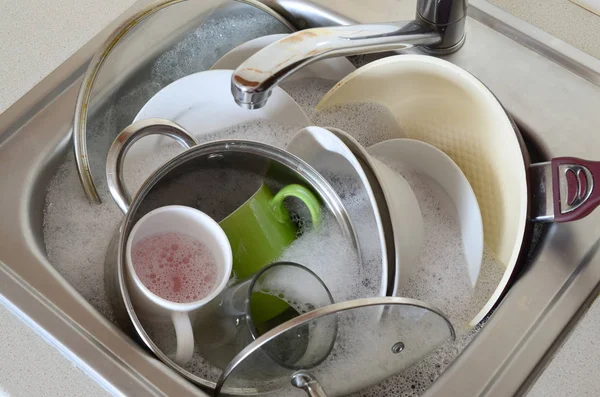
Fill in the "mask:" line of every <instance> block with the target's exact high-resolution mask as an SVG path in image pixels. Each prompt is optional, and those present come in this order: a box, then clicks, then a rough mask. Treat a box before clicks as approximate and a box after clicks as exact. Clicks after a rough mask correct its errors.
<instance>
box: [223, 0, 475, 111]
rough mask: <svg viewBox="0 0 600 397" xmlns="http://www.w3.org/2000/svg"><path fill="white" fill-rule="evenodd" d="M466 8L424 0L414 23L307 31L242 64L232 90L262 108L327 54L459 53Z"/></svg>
mask: <svg viewBox="0 0 600 397" xmlns="http://www.w3.org/2000/svg"><path fill="white" fill-rule="evenodd" d="M466 8H467V1H466V0H435V1H434V0H418V2H417V17H416V19H415V20H413V21H406V22H393V23H377V24H365V25H349V26H336V27H322V28H314V29H306V30H301V31H299V32H296V33H293V34H291V35H289V36H287V37H285V38H283V39H281V40H279V41H276V42H275V43H272V44H270V45H268V46H267V47H265V48H263V49H262V50H260V51H258V52H257V53H256V54H254V55H253V56H251V57H250V58H248V59H247V60H246V61H245V62H244V63H242V64H241V65H240V66H239V67H238V68H237V69H236V70H235V71H234V72H233V75H232V77H231V92H232V94H233V97H234V99H235V102H236V103H237V104H238V105H240V106H241V107H243V108H247V109H259V108H261V107H263V106H264V105H265V104H266V103H267V100H268V99H269V96H270V95H271V91H272V90H273V88H274V87H275V86H277V85H278V84H280V83H281V82H282V81H283V80H285V79H286V78H287V77H288V76H290V75H292V74H294V73H295V72H297V71H298V70H300V69H302V68H303V67H305V66H306V65H309V64H311V63H313V62H317V61H320V60H322V59H325V58H331V57H338V56H349V55H360V54H368V53H376V52H385V51H392V50H399V49H406V48H410V47H414V46H421V47H422V48H423V49H424V50H425V51H428V52H431V53H436V54H441V53H450V52H453V51H456V50H457V49H458V48H460V46H461V45H462V43H463V40H464V21H465V19H466Z"/></svg>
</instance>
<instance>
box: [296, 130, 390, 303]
mask: <svg viewBox="0 0 600 397" xmlns="http://www.w3.org/2000/svg"><path fill="white" fill-rule="evenodd" d="M286 150H287V151H288V152H290V153H292V154H295V155H296V156H298V157H300V158H301V159H302V160H304V161H306V162H307V163H308V164H310V165H311V166H312V167H313V168H314V169H316V170H317V171H318V172H320V173H321V174H323V175H324V176H325V177H327V175H335V176H342V177H352V178H353V179H358V180H359V181H360V188H361V189H362V193H363V194H365V195H366V196H367V197H368V199H369V202H370V205H371V208H372V211H373V216H374V218H375V223H376V227H377V233H378V238H379V248H380V252H381V287H380V291H379V294H380V295H381V296H385V295H386V289H387V285H388V281H389V280H388V277H389V276H390V275H389V273H388V257H387V251H386V243H385V236H384V231H383V225H382V222H381V216H380V214H379V207H378V205H377V201H376V200H375V197H374V194H373V190H372V189H371V184H370V183H369V180H368V179H367V176H366V175H365V172H364V170H363V168H362V166H361V165H360V163H359V162H358V160H357V158H356V157H355V156H354V154H352V151H351V150H350V149H349V148H348V147H347V146H346V145H345V144H344V142H342V141H341V140H340V139H339V138H338V137H336V136H335V135H334V134H333V133H331V132H330V131H328V130H326V129H325V128H321V127H306V128H304V129H302V130H300V131H298V133H296V135H294V137H293V138H292V140H291V141H290V143H289V144H288V145H287V147H286ZM334 188H335V186H334ZM338 193H339V192H338ZM343 201H344V198H342V202H343ZM346 209H348V207H347V208H346ZM349 215H350V218H351V220H352V221H353V223H354V225H355V230H356V234H357V238H358V242H359V244H361V245H360V251H361V254H362V259H363V261H368V260H369V258H368V257H366V256H365V253H367V252H370V250H371V249H372V247H365V246H364V245H363V244H365V243H366V242H371V241H373V236H371V235H370V233H372V230H370V229H367V228H363V227H356V226H357V225H356V223H357V221H360V218H359V215H360V214H353V213H352V212H351V211H349ZM353 215H354V217H353Z"/></svg>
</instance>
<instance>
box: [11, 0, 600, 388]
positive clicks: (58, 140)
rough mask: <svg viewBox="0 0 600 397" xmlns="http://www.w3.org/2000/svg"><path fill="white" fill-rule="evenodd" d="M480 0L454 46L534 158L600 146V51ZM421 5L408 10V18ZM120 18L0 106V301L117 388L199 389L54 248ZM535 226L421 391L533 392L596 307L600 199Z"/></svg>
mask: <svg viewBox="0 0 600 397" xmlns="http://www.w3.org/2000/svg"><path fill="white" fill-rule="evenodd" d="M264 3H266V4H267V5H269V6H272V7H273V8H275V9H276V10H277V11H279V12H280V13H281V14H282V15H284V16H285V17H287V18H289V20H290V21H291V22H292V23H294V24H296V26H307V25H308V26H313V25H319V24H335V23H345V22H348V20H347V19H346V18H344V17H342V16H340V15H337V14H334V13H330V12H328V11H326V10H321V12H316V10H318V9H319V8H318V7H317V6H316V5H312V4H311V3H308V2H300V1H295V0H269V1H264ZM301 6H302V7H301ZM470 7H471V8H470V10H469V15H470V17H469V19H468V21H467V35H468V36H467V41H466V43H465V45H464V47H463V48H462V49H461V50H460V51H458V52H457V53H455V54H452V55H449V56H446V57H445V59H447V60H448V61H450V62H452V63H455V64H456V65H458V66H460V67H462V68H464V69H466V70H468V71H470V72H471V73H472V74H474V75H475V76H477V77H478V78H479V79H480V80H482V81H483V82H484V84H486V85H487V86H488V87H489V88H490V89H491V90H492V91H493V92H494V93H495V95H496V96H497V97H498V98H499V99H500V101H501V102H502V103H503V105H504V106H505V107H506V108H507V110H508V111H509V112H510V113H511V115H512V116H513V117H514V119H515V120H516V121H517V123H518V124H519V126H520V128H521V129H522V132H523V134H524V136H525V139H526V140H527V143H528V147H529V149H530V152H531V154H532V157H533V159H534V160H536V159H540V160H541V159H544V158H550V157H553V156H559V155H563V156H567V155H568V156H577V157H582V158H589V159H599V160H600V156H599V155H598V153H600V141H598V139H597V131H598V126H599V125H600V112H598V109H600V86H599V84H600V61H597V60H595V59H593V58H591V57H588V56H585V54H583V53H581V52H580V51H578V50H575V49H573V48H572V47H570V46H568V45H565V44H564V43H560V42H558V43H557V42H556V40H554V39H553V38H552V37H550V36H547V35H546V34H544V33H542V32H540V31H539V30H537V29H535V28H533V27H531V26H529V25H526V24H524V23H522V22H521V21H519V20H518V19H516V18H513V17H511V16H510V15H508V14H506V13H505V12H503V11H501V10H500V9H498V8H496V7H494V6H491V5H490V4H488V3H486V2H485V1H481V0H471V2H470ZM413 10H414V8H413V9H411V13H410V14H408V13H407V15H401V17H403V19H410V18H412V16H413V14H412V13H413ZM111 30H112V29H108V28H107V30H105V31H103V32H101V33H100V34H99V36H98V37H97V38H96V39H94V40H93V41H92V42H90V43H89V44H88V45H86V46H85V47H84V48H82V49H81V50H80V51H79V52H77V53H76V54H75V55H74V56H73V57H72V58H70V59H69V60H68V61H67V62H65V63H64V64H63V65H62V66H61V67H60V68H59V69H57V70H56V71H55V72H53V73H52V74H51V75H50V76H48V77H47V78H46V79H45V80H44V81H43V82H42V83H40V84H39V85H38V86H36V87H35V88H34V89H33V90H31V91H30V92H29V93H28V94H26V95H25V96H24V97H23V98H22V99H21V100H19V101H18V102H17V103H16V104H15V105H14V106H12V107H11V108H9V109H8V110H7V111H6V112H5V113H3V114H2V115H0V159H2V171H1V172H0V186H1V189H0V203H2V206H1V208H0V291H2V295H0V302H3V303H5V304H6V305H7V306H8V307H10V308H11V309H13V310H14V311H15V312H17V314H18V315H20V316H22V317H24V318H25V319H26V320H27V321H28V322H29V323H30V324H33V325H34V327H35V328H36V329H37V330H38V331H39V332H40V333H42V334H44V335H45V336H46V337H48V338H49V339H51V340H52V341H53V342H54V343H55V344H56V345H57V346H58V347H59V348H61V350H62V351H63V352H64V353H65V354H67V355H68V356H69V357H71V358H72V359H73V360H75V361H76V362H77V363H78V365H79V366H81V367H82V368H84V369H86V370H87V371H88V372H89V373H90V374H92V376H93V377H94V378H95V379H96V380H98V381H99V382H101V383H102V384H103V385H104V386H105V387H107V388H108V389H109V390H111V391H114V392H115V393H123V394H125V395H181V396H185V395H190V396H192V395H203V392H202V391H201V390H200V389H198V388H196V387H194V386H192V385H191V384H190V383H188V382H187V381H185V380H184V379H182V378H180V377H179V376H177V375H176V374H175V373H174V372H173V371H171V370H170V369H168V368H167V367H166V366H165V365H163V364H162V363H160V362H159V361H157V360H156V359H155V358H153V357H152V356H151V355H149V354H148V353H147V352H146V351H144V350H143V349H141V348H140V347H139V346H138V345H137V344H136V343H135V342H134V341H133V340H131V339H130V338H129V337H127V336H125V334H124V333H122V332H121V331H120V330H119V329H117V328H116V327H115V326H114V325H113V324H112V323H111V322H109V321H108V320H107V319H106V318H105V317H104V316H103V315H101V314H100V313H99V312H98V311H97V310H96V309H95V308H94V307H93V306H92V305H91V304H90V303H88V302H87V301H86V300H85V299H84V298H83V297H82V296H81V295H80V294H79V293H78V292H77V291H76V290H75V289H74V288H73V287H72V286H71V285H70V284H69V283H68V282H66V281H65V279H64V278H63V277H62V276H61V275H60V274H59V272H57V271H56V269H55V267H54V266H53V264H51V263H50V262H49V260H48V257H47V254H46V250H45V246H44V240H43V224H42V222H43V208H44V199H45V192H46V189H47V186H48V183H49V181H50V180H51V178H52V176H53V175H54V173H55V172H56V169H57V167H58V166H59V165H60V164H61V162H62V161H63V159H64V155H65V153H68V152H69V151H70V147H71V139H72V137H71V131H72V120H73V111H74V106H75V100H76V97H77V92H78V90H79V85H80V81H81V77H82V75H83V73H84V71H85V67H86V65H87V63H88V62H89V60H90V59H91V57H92V56H93V54H94V52H95V50H96V49H97V48H98V46H99V44H100V43H101V42H102V41H103V40H104V39H105V38H106V37H107V36H108V35H109V34H110V33H111ZM69 155H71V154H70V153H69ZM81 194H82V197H83V192H82V193H81ZM537 233H538V238H537V244H536V245H535V246H534V247H533V248H534V249H532V250H531V251H532V252H531V254H530V256H529V258H528V260H527V263H526V264H525V266H524V270H523V272H522V274H521V275H520V277H519V279H518V280H517V281H516V282H515V283H514V285H513V286H512V288H511V289H510V291H509V292H508V294H507V295H506V297H505V298H504V299H503V301H502V303H501V304H500V306H499V307H498V308H497V309H496V310H495V312H494V313H493V314H492V315H491V317H490V318H489V319H488V320H487V322H486V324H485V326H484V327H483V329H481V330H480V331H479V333H478V334H477V336H476V337H475V338H474V339H473V341H472V342H471V343H470V344H469V345H468V346H467V347H466V348H465V349H464V350H463V352H462V353H461V354H460V356H459V357H458V358H457V359H456V360H454V362H453V363H452V364H451V365H450V366H449V367H448V368H447V369H446V371H445V372H444V373H443V374H442V375H441V376H440V377H439V378H438V379H437V380H436V381H435V382H434V383H433V384H432V386H431V387H430V388H429V389H428V390H427V391H426V392H425V394H424V395H426V396H448V395H457V396H465V397H471V396H473V397H475V396H499V395H501V396H504V395H522V394H525V393H526V392H527V391H528V389H529V387H530V386H531V385H532V383H533V382H534V381H535V379H536V378H537V376H538V375H539V374H540V373H541V371H542V370H543V368H544V367H545V365H546V364H547V363H548V361H549V360H550V359H551V358H552V356H553V354H554V352H555V351H556V349H557V348H558V347H559V346H560V344H561V343H562V341H563V340H564V338H565V337H566V336H567V335H568V334H569V332H570V330H571V329H572V328H573V327H574V325H575V324H576V323H577V321H578V319H579V318H580V317H581V316H582V314H583V313H584V312H585V310H586V309H587V307H589V305H590V304H591V302H592V299H593V297H594V296H595V295H597V292H598V288H599V285H600V284H599V282H600V260H599V258H598V256H597V255H596V254H597V250H598V237H600V211H597V212H596V213H593V214H592V215H590V216H588V217H587V218H585V219H584V220H581V221H578V222H576V223H572V224H560V225H559V224H556V225H551V226H546V227H542V228H539V229H538V230H537Z"/></svg>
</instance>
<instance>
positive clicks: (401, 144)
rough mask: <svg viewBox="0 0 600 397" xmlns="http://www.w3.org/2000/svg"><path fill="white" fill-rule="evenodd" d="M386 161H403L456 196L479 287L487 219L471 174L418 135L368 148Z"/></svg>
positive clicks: (466, 248) (468, 256)
mask: <svg viewBox="0 0 600 397" xmlns="http://www.w3.org/2000/svg"><path fill="white" fill-rule="evenodd" d="M367 152H369V154H370V155H372V156H374V157H376V158H378V159H380V160H383V161H384V162H386V163H388V164H389V162H396V161H397V162H399V163H401V164H403V165H406V166H408V167H409V168H411V169H412V170H414V171H415V172H416V173H418V174H420V175H423V176H425V177H429V178H431V179H433V180H434V181H435V182H437V183H438V184H439V185H440V186H441V187H442V189H443V190H444V191H445V192H446V194H447V195H448V196H449V198H450V199H451V200H452V202H453V204H454V207H455V208H456V211H457V214H458V218H459V221H460V229H461V235H462V241H463V250H464V256H465V260H466V263H467V267H468V274H469V279H470V281H471V285H472V286H473V287H475V283H476V282H477V278H478V277H479V271H480V270H481V261H482V259H483V222H482V220H481V212H480V211H479V204H477V198H476V197H475V193H474V192H473V188H472V187H471V185H470V184H469V181H468V180H467V177H466V176H465V174H463V172H462V171H461V170H460V168H459V167H458V166H457V165H456V163H454V161H452V159H451V158H450V157H448V155H446V154H445V153H444V152H442V151H441V150H439V149H438V148H436V147H435V146H432V145H430V144H428V143H425V142H421V141H417V140H414V139H390V140H388V141H384V142H380V143H378V144H375V145H373V146H371V147H369V148H368V149H367Z"/></svg>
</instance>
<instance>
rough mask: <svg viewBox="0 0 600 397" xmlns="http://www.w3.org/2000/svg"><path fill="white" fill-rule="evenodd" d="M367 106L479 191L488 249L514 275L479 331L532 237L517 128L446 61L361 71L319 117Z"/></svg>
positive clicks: (412, 58) (404, 62)
mask: <svg viewBox="0 0 600 397" xmlns="http://www.w3.org/2000/svg"><path fill="white" fill-rule="evenodd" d="M366 101H369V102H377V103H380V104H383V105H385V106H387V107H388V108H389V109H390V110H391V111H392V113H393V114H394V115H395V117H396V121H397V122H398V125H399V126H401V128H402V130H403V132H404V134H405V135H406V137H408V138H412V139H417V140H420V141H424V142H427V143H429V144H431V145H433V146H435V147H437V148H438V149H440V150H442V151H443V152H445V153H446V154H447V155H449V156H450V158H452V160H454V162H455V163H456V164H457V165H458V166H459V167H460V169H461V170H462V171H463V173H464V174H465V176H466V177H467V179H468V180H469V183H470V184H471V186H472V187H473V190H474V191H475V195H476V196H477V201H478V203H479V206H480V209H481V215H482V218H483V225H484V239H485V242H486V244H487V245H488V247H489V248H490V249H492V251H493V252H494V253H495V254H496V257H497V259H498V260H499V261H501V262H502V263H503V264H504V265H505V266H506V267H507V270H506V271H505V274H504V276H503V278H502V280H501V282H500V284H499V285H498V287H497V289H496V291H495V292H494V294H493V295H492V297H491V298H490V301H489V302H488V303H487V304H486V305H485V307H484V308H483V309H482V310H481V312H480V313H479V314H478V315H477V316H476V317H475V318H474V319H473V320H472V324H473V325H474V324H476V323H478V322H479V321H480V320H481V319H482V318H483V317H484V316H485V315H486V314H487V312H488V311H489V310H490V309H491V307H492V306H493V305H494V303H495V302H496V301H497V300H498V298H499V297H500V295H501V293H502V291H503V290H504V288H505V286H506V285H507V283H508V280H509V277H510V274H511V273H512V271H513V268H514V266H515V264H516V261H517V257H518V254H519V251H520V248H521V244H522V241H523V235H524V232H525V224H526V220H527V183H526V178H525V175H526V173H525V163H524V160H523V155H522V153H521V148H520V145H519V141H518V139H517V136H516V134H515V132H514V130H513V127H512V124H511V122H510V120H509V118H508V117H507V115H506V113H505V111H504V109H503V108H502V106H501V105H500V103H499V102H498V101H497V100H496V98H495V97H494V96H493V95H492V93H491V92H489V91H488V89H487V88H486V87H485V86H484V85H483V84H482V83H481V82H480V81H479V80H477V79H476V78H475V77H473V76H472V75H470V74H469V73H468V72H466V71H464V70H463V69H461V68H459V67H457V66H454V65H453V64H451V63H449V62H447V61H444V60H441V59H437V58H434V57H428V56H423V55H399V56H393V57H388V58H384V59H381V60H378V61H376V62H372V63H370V64H368V65H366V66H364V67H362V68H360V69H357V70H356V71H355V72H354V73H352V74H350V75H348V76H347V77H346V78H344V79H343V80H342V81H340V82H339V83H338V84H337V85H336V86H335V87H334V88H333V89H332V90H331V91H329V92H328V93H327V94H326V95H325V96H324V97H323V99H322V100H321V102H320V103H319V104H318V105H317V109H319V110H322V109H325V108H328V107H331V106H334V105H340V104H344V103H351V102H366ZM398 138H403V136H398Z"/></svg>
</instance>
